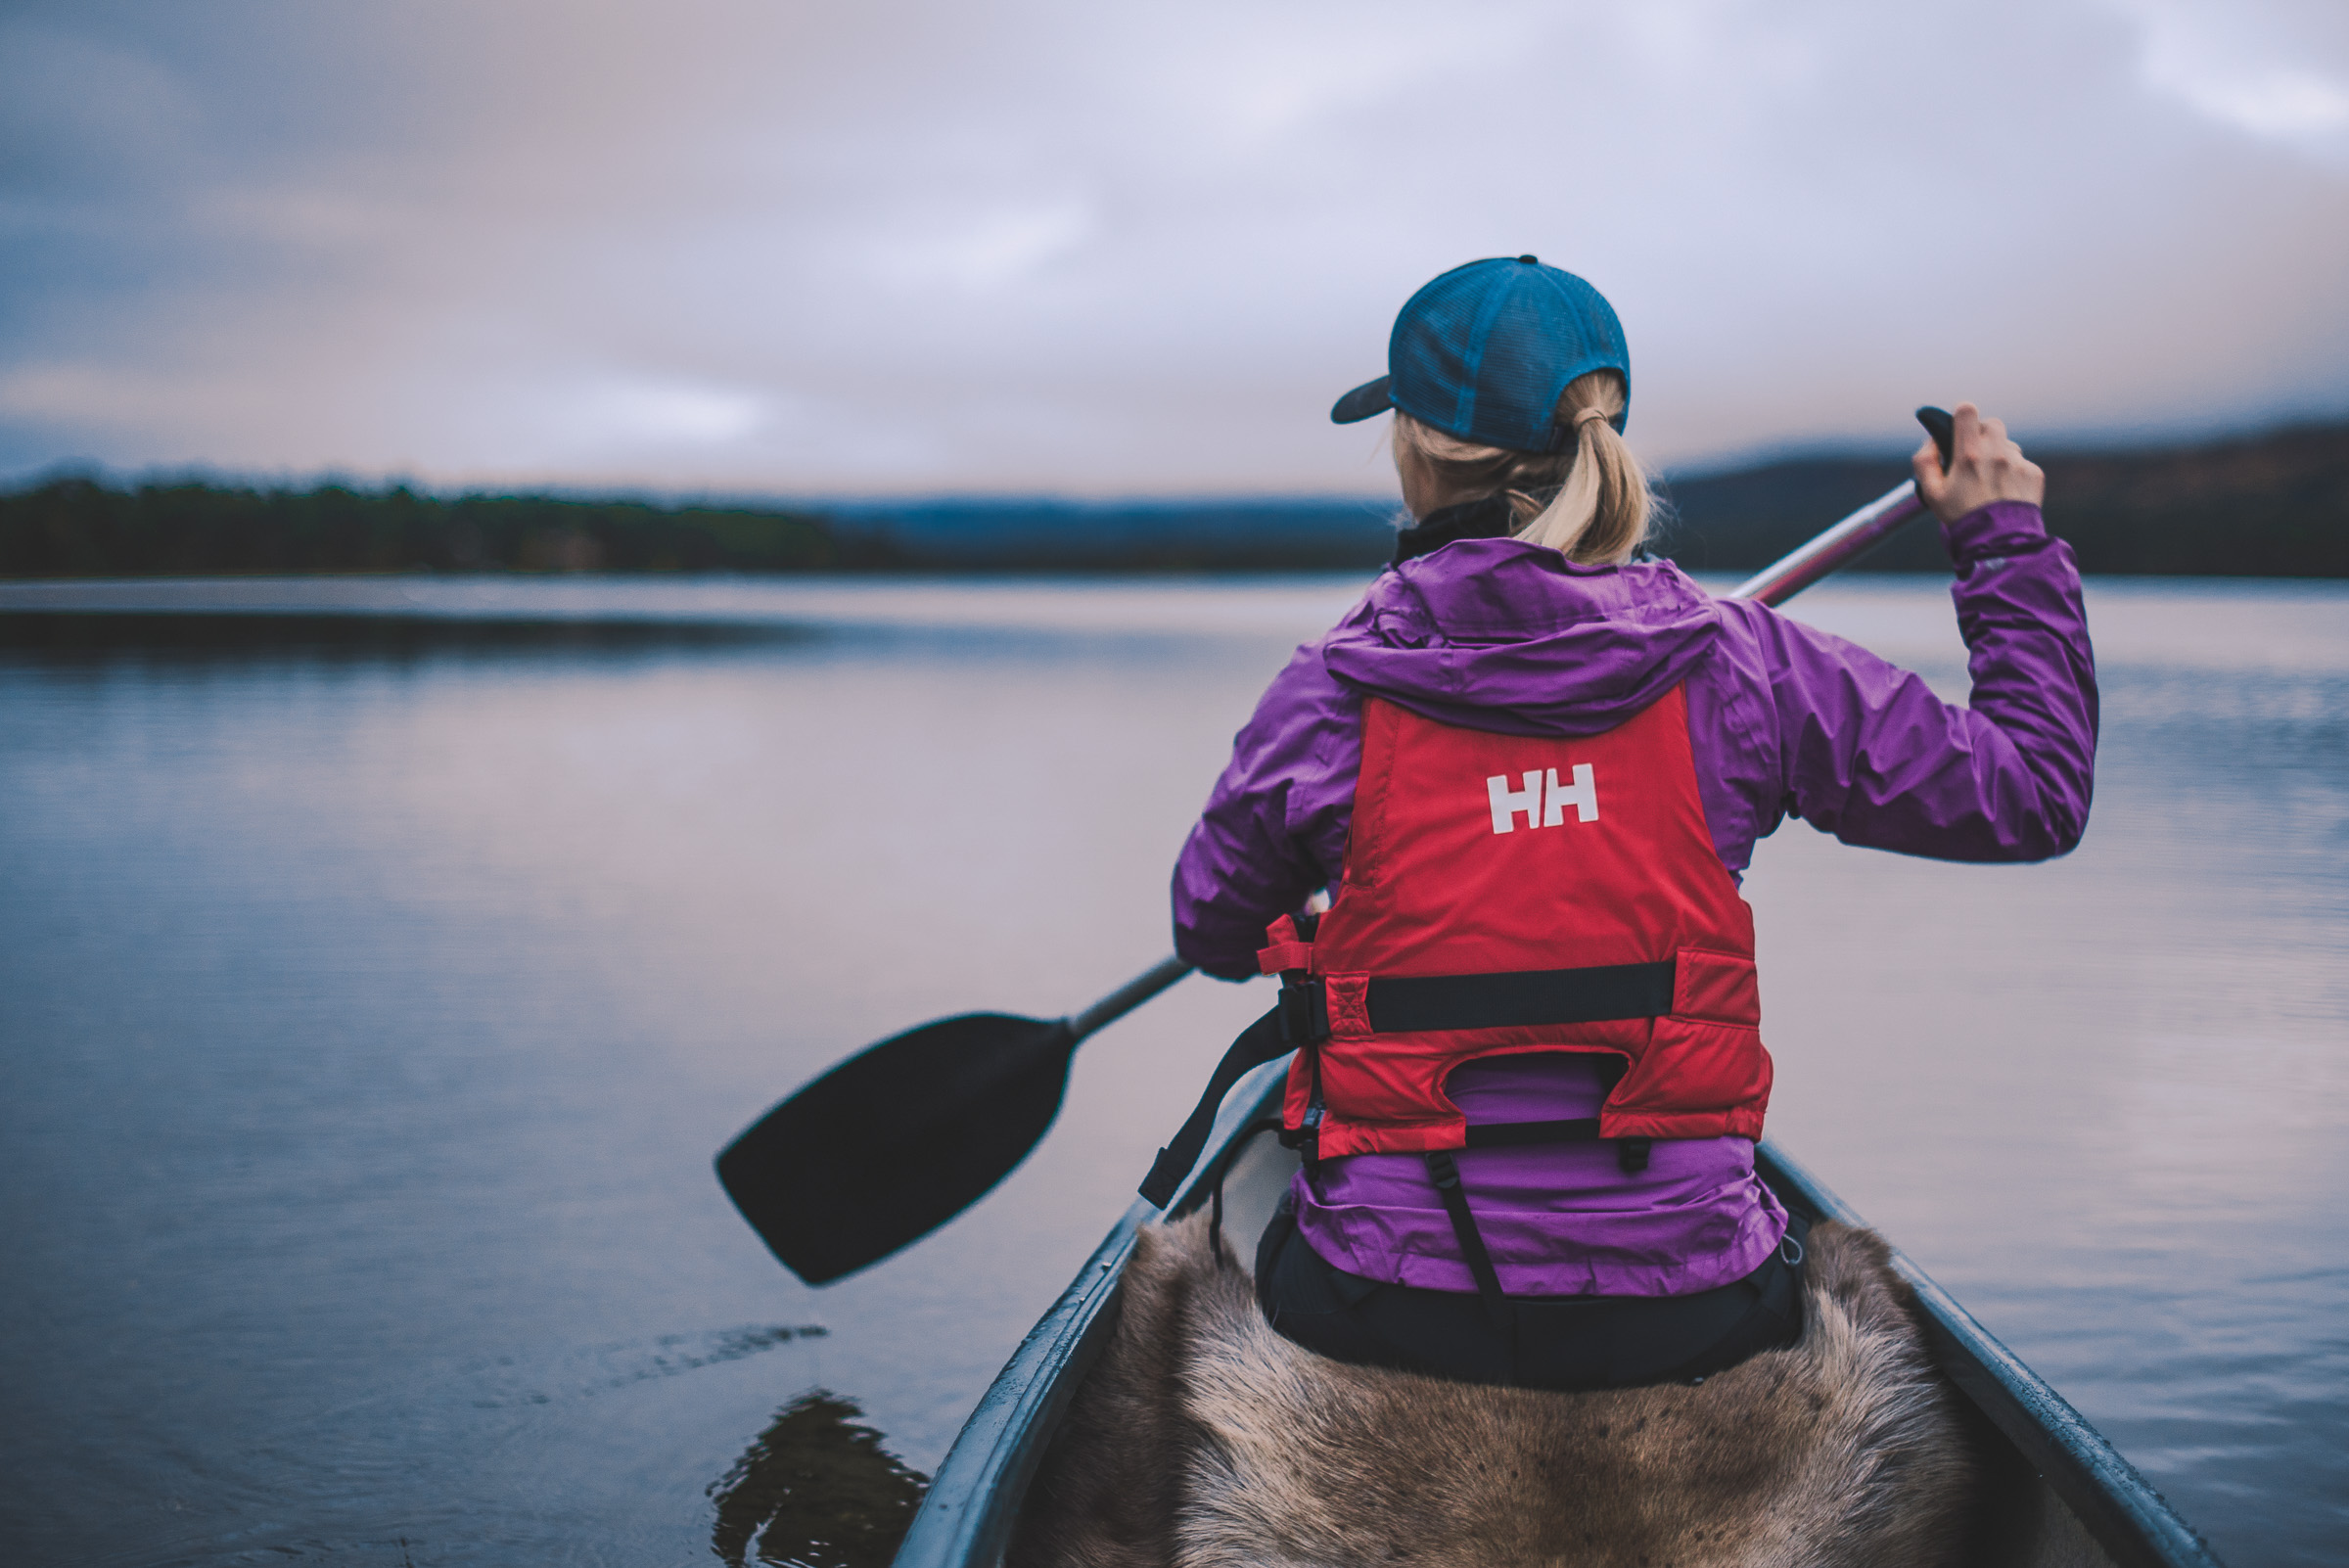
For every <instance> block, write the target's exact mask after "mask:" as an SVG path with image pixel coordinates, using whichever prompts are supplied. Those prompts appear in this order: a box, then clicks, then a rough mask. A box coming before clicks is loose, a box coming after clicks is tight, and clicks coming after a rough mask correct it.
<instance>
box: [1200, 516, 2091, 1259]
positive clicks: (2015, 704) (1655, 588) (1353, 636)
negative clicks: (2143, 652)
mask: <svg viewBox="0 0 2349 1568" xmlns="http://www.w3.org/2000/svg"><path fill="white" fill-rule="evenodd" d="M1944 537H1945V540H1946V542H1947V543H1948V545H1949V548H1950V554H1951V557H1952V559H1953V560H1954V561H1955V563H1956V565H1957V581H1956V583H1955V584H1954V585H1953V587H1952V590H1951V592H1952V596H1953V597H1954V598H1955V599H1956V601H1957V624H1958V629H1959V631H1960V632H1961V633H1962V634H1963V636H1964V638H1965V643H1966V647H1967V649H1968V650H1969V653H1970V656H1971V657H1970V660H1969V669H1970V672H1971V675H1972V680H1973V691H1972V697H1971V703H1970V706H1968V707H1964V708H1960V707H1956V706H1954V705H1952V704H1949V703H1945V702H1943V701H1942V700H1941V699H1940V698H1939V697H1936V696H1935V695H1934V694H1933V692H1932V691H1931V689H1930V688H1928V687H1927V686H1926V684H1925V682H1924V680H1923V679H1922V678H1921V677H1919V676H1917V675H1914V674H1911V673H1910V672H1909V671H1907V670H1903V669H1898V668H1896V667H1895V666H1893V665H1890V664H1888V663H1886V662H1885V661H1884V660H1882V659H1879V658H1877V657H1876V656H1875V655H1874V654H1871V653H1869V652H1868V651H1867V650H1866V649H1865V648H1862V647H1860V646H1858V645H1857V644H1855V643H1851V642H1847V641H1845V640H1844V639H1842V638H1840V637H1836V636H1832V635H1830V634H1828V633H1826V632H1823V631H1818V630H1815V629H1813V628H1811V627H1809V626H1806V625H1804V624H1802V623H1799V622H1795V621H1792V620H1789V619H1787V618H1786V617H1784V616H1782V615H1779V614H1778V613H1777V612H1775V611H1773V610H1770V609H1767V608H1765V607H1763V606H1761V605H1759V604H1754V603H1750V602H1744V601H1736V600H1725V599H1716V598H1714V597H1712V596H1711V595H1710V594H1708V593H1706V592H1705V591H1704V589H1702V588H1700V587H1698V586H1697V585H1696V583H1694V582H1693V581H1691V580H1690V579H1689V578H1688V577H1687V576H1684V575H1682V574H1681V571H1680V570H1679V569H1678V568H1676V567H1674V566H1672V565H1671V564H1669V563H1666V562H1639V563H1635V564H1632V565H1628V566H1623V567H1582V566H1576V565H1574V564H1572V563H1570V562H1568V561H1567V560H1566V559H1565V558H1564V557H1563V556H1561V555H1560V554H1558V553H1557V552H1556V551H1554V550H1550V549H1547V548H1545V547H1543V546H1539V545H1532V544H1527V543H1524V542H1522V541H1519V540H1516V539H1513V538H1507V537H1483V538H1458V539H1455V540H1453V542H1451V543H1449V544H1446V545H1444V546H1443V547H1441V548H1439V549H1436V550H1435V551H1433V553H1430V554H1426V555H1421V556H1418V557H1415V558H1412V559H1409V560H1405V561H1403V562H1402V563H1401V564H1400V565H1398V566H1396V567H1394V568H1392V569H1390V570H1388V571H1386V572H1384V573H1382V574H1380V576H1378V578H1377V579H1376V580H1375V581H1373V582H1372V583H1371V585H1370V589H1369V591H1368V592H1367V593H1366V594H1364V595H1363V597H1362V599H1361V601H1360V603H1359V604H1357V605H1356V606H1355V608H1354V609H1353V610H1352V611H1351V612H1349V613H1348V615H1347V616H1346V618H1345V619H1344V620H1343V621H1341V622H1340V623H1338V624H1337V626H1336V627H1334V628H1333V629H1332V630H1331V631H1330V632H1329V633H1328V634H1326V635H1325V636H1323V637H1321V638H1320V639H1319V640H1317V641H1314V642H1311V643H1308V644H1306V645H1305V646H1303V647H1301V648H1299V649H1298V650H1297V653H1296V655H1295V657H1293V658H1292V659H1291V660H1290V661H1289V663H1288V666H1287V667H1286V668H1285V669H1282V670H1281V672H1280V673H1279V675H1277V676H1276V677H1274V679H1273V681H1272V684H1271V686H1270V687H1269V688H1268V689H1267V691H1266V693H1265V695H1264V697H1263V699H1262V700H1261V701H1259V703H1258V704H1257V708H1256V713H1255V715H1253V716H1252V717H1251V718H1250V719H1249V721H1248V723H1247V725H1246V727H1245V728H1243V729H1242V730H1241V731H1240V733H1239V735H1238V737H1237V739H1236V740H1235V742H1234V744H1233V748H1232V759H1231V762H1230V764H1229V765H1228V766H1227V767H1226V768H1225V769H1224V771H1223V775H1222V777H1221V779H1219V780H1218V781H1217V783H1216V787H1215V790H1214V792H1213V793H1212V794H1211V795H1210V796H1209V798H1208V803H1207V808H1206V810H1205V812H1204V813H1202V815H1201V817H1200V820H1199V824H1198V826H1197V827H1196V828H1194V829H1193V830H1192V832H1191V836H1190V838H1189V840H1188V842H1186V843H1185V844H1184V846H1183V850H1182V854H1181V856H1180V858H1179V859H1178V860H1177V861H1176V864H1175V868H1174V946H1175V951H1176V952H1177V953H1179V954H1180V955H1181V956H1182V957H1183V958H1184V959H1185V960H1186V961H1187V962H1190V963H1193V964H1196V965H1197V966H1198V967H1200V968H1201V969H1204V970H1206V971H1207V972H1208V973H1210V974H1213V975H1218V976H1221V977H1222V978H1225V979H1231V980H1238V979H1245V978H1247V977H1249V976H1252V975H1254V974H1255V973H1256V958H1255V953H1256V948H1257V947H1258V946H1259V945H1261V944H1262V941H1263V936H1264V928H1265V926H1266V925H1267V923H1268V922H1269V921H1271V920H1272V919H1274V918H1276V917H1277V916H1279V915H1280V914H1282V913H1285V912H1287V911H1289V910H1291V909H1294V908H1296V907H1298V906H1299V905H1300V904H1301V903H1302V902H1303V901H1304V899H1306V898H1307V897H1308V896H1309V895H1311V894H1312V893H1313V892H1314V891H1315V890H1316V889H1319V888H1321V887H1323V886H1325V885H1334V884H1335V883H1336V882H1337V880H1338V878H1339V875H1340V873H1341V870H1342V868H1343V866H1344V863H1345V849H1346V833H1347V828H1348V825H1349V823H1350V820H1351V817H1352V811H1353V805H1354V784H1355V775H1356V773H1357V771H1358V770H1359V765H1360V758H1361V701H1362V697H1363V695H1364V694H1365V693H1368V694H1373V695H1376V696H1379V697H1383V698H1385V699H1387V700H1388V701H1390V702H1393V703H1396V704H1398V705H1399V706H1401V707H1404V708H1406V709H1409V710H1410V711H1411V712H1413V713H1416V714H1420V715H1425V716H1427V717H1429V718H1433V719H1437V720H1439V721H1441V722H1444V723H1449V724H1458V725H1463V726H1465V727H1468V728H1472V729H1483V730H1492V731H1499V732H1503V733H1508V734H1519V735H1589V734H1594V733H1596V732H1598V731H1600V730H1604V729H1609V728H1612V727H1613V726H1614V725H1616V724H1619V723H1621V722H1622V721H1623V720H1624V719H1626V718H1628V717H1629V716H1631V715H1633V714H1635V713H1637V712H1638V711H1639V710H1640V709H1642V708H1644V707H1646V706H1647V705H1648V704H1649V703H1652V702H1654V701H1655V700H1656V699H1657V698H1658V697H1660V696H1662V695H1663V694H1664V693H1665V692H1666V691H1668V690H1670V689H1671V688H1672V687H1673V686H1674V685H1675V684H1679V683H1682V682H1684V683H1685V684H1686V687H1687V694H1688V727H1689V732H1690V734H1689V739H1690V742H1691V749H1692V751H1693V754H1694V761H1695V765H1696V773H1697V788H1698V792H1699V795H1700V798H1701V799H1702V801H1703V803H1704V808H1705V816H1706V820H1707V824H1708V826H1709V827H1710V829H1711V831H1712V836H1713V845H1714V848H1715V849H1716V850H1717V851H1718V852H1719V853H1720V855H1721V859H1722V864H1723V865H1725V866H1727V868H1728V870H1729V872H1730V874H1731V875H1732V876H1735V875H1738V874H1740V873H1742V872H1743V871H1744V869H1745V867H1746V866H1747V865H1748V864H1749V863H1750V862H1751V860H1752V858H1753V850H1754V843H1755V841H1756V840H1757V839H1760V838H1762V837H1763V836H1765V835H1766V834H1768V833H1770V832H1772V831H1773V829H1775V828H1776V826H1777V824H1778V822H1779V820H1780V819H1781V818H1783V817H1785V816H1788V815H1794V816H1799V817H1801V818H1803V819H1804V820H1805V821H1808V822H1810V823H1812V824H1813V825H1814V826H1816V827H1819V828H1820V829H1823V830H1824V831H1826V832H1829V833H1832V834H1834V835H1835V836H1836V837H1837V838H1839V839H1841V840H1843V841H1844V842H1845V843H1847V844H1855V845H1863V846H1866V847H1869V848H1873V849H1882V850H1893V851H1898V852H1900V853H1907V854H1919V855H1929V856H1933V857H1936V858H1940V859H1949V860H2040V859H2046V858H2048V857H2050V856H2051V855H2058V854H2062V853H2065V852H2067V851H2069V850H2070V849H2071V848H2072V847H2073V846H2074V845H2076V844H2077V843H2079V841H2080V835H2081V833H2082V831H2083V830H2084V829H2085V828H2086V826H2087V823H2088V809H2089V798H2090V793H2091V787H2092V783H2093V779H2094V774H2095V761H2096V669H2095V663H2094V657H2093V655H2092V653H2091V650H2090V647H2089V639H2088V624H2087V618H2086V615H2085V612H2084V610H2083V607H2082V603H2081V593H2080V575H2079V571H2078V569H2077V567H2076V566H2075V565H2074V562H2073V558H2072V552H2071V548H2070V546H2068V545H2066V544H2065V543H2063V542H2062V541H2061V540H2059V539H2055V538H2053V537H2051V536H2050V534H2049V533H2048V531H2047V528H2046V525H2045V524H2044V523H2043V521H2042V520H2041V517H2040V512H2039V508H2037V507H2036V506H2031V505H2027V504H2022V503H2015V502H2001V503H1998V504H1995V505H1992V506H1988V507H1984V508H1983V509H1981V510H1980V511H1977V512H1974V513H1972V514H1970V515H1968V516H1966V517H1964V518H1961V519H1959V520H1958V521H1957V523H1955V524H1952V525H1950V526H1949V527H1947V528H1946V529H1945V530H1944ZM1451 1094H1452V1097H1453V1099H1454V1101H1455V1102H1456V1103H1458V1104H1459V1105H1460V1107H1461V1109H1462V1110H1463V1111H1464V1112H1465V1113H1466V1114H1467V1115H1468V1117H1469V1120H1471V1121H1472V1122H1484V1121H1508V1120H1519V1119H1525V1120H1542V1119H1547V1118H1552V1117H1578V1116H1589V1115H1594V1114H1595V1113H1596V1107H1597V1102H1598V1099H1599V1097H1600V1090H1599V1086H1598V1083H1597V1077H1596V1073H1595V1071H1594V1070H1593V1069H1592V1068H1591V1067H1590V1066H1589V1064H1588V1063H1581V1062H1577V1061H1575V1060H1574V1059H1573V1058H1571V1057H1567V1056H1562V1055H1561V1056H1533V1057H1525V1056H1520V1057H1513V1058H1508V1059H1505V1060H1497V1061H1493V1062H1472V1063H1469V1064H1467V1065H1466V1066H1464V1067H1462V1068H1460V1069H1459V1070H1458V1071H1456V1072H1455V1073H1454V1074H1453V1075H1452V1079H1451ZM1458 1158H1459V1161H1460V1169H1461V1174H1462V1178H1463V1185H1464V1187H1465V1188H1466V1190H1467V1192H1468V1194H1469V1197H1470V1201H1471V1203H1472V1204H1473V1205H1474V1206H1475V1208H1476V1210H1477V1214H1478V1220H1479V1225H1480V1228H1481V1229H1482V1230H1483V1232H1484V1235H1485V1239H1486V1244H1487V1246H1488V1247H1489V1248H1490V1249H1491V1250H1492V1252H1493V1254H1494V1260H1495V1264H1496V1267H1497V1270H1498V1272H1499V1274H1500V1277H1501V1283H1502V1286H1503V1288H1504V1289H1506V1290H1508V1291H1509V1292H1510V1293H1512V1294H1532V1295H1572V1294H1586V1293H1597V1294H1606V1295H1679V1294H1684V1293H1687V1292H1690V1291H1696V1290H1704V1289H1709V1288H1712V1287H1714V1286H1717V1285H1721V1284H1726V1283H1727V1282H1729V1281H1730V1280H1733V1279H1735V1278H1738V1277H1740V1276H1742V1275H1743V1274H1744V1273H1746V1272H1749V1271H1750V1270H1751V1269H1752V1268H1755V1267H1758V1266H1759V1265H1760V1264H1761V1263H1762V1261H1763V1260H1764V1259H1765V1258H1766V1257H1767V1256H1768V1254H1769V1251H1770V1249H1771V1248H1772V1247H1773V1246H1775V1245H1776V1243H1777V1240H1778V1236H1779V1234H1780V1232H1781V1231H1782V1230H1783V1229H1784V1224H1785V1221H1784V1217H1783V1215H1782V1214H1780V1213H1779V1211H1778V1209H1777V1206H1776V1204H1775V1203H1774V1202H1773V1200H1772V1199H1771V1198H1770V1196H1769V1193H1768V1191H1767V1189H1765V1188H1764V1187H1763V1186H1762V1185H1761V1183H1760V1182H1759V1181H1758V1179H1756V1177H1755V1176H1754V1173H1753V1147H1752V1145H1751V1144H1750V1143H1747V1142H1746V1141H1745V1140H1743V1139H1738V1138H1721V1139H1693V1140H1683V1141H1680V1142H1674V1143H1658V1144H1657V1145H1656V1147H1655V1151H1654V1155H1653V1158H1652V1162H1651V1164H1650V1166H1649V1169H1648V1171H1647V1172H1646V1173H1644V1174H1642V1175H1639V1176H1624V1175H1623V1174H1622V1173H1620V1172H1619V1171H1617V1170H1616V1169H1615V1159H1614V1156H1613V1154H1612V1152H1611V1151H1609V1150H1607V1149H1605V1148H1604V1147H1603V1146H1600V1145H1574V1144H1552V1145H1538V1146H1532V1147H1517V1148H1496V1149H1475V1150H1463V1151H1461V1152H1460V1154H1459V1156H1458ZM1297 1192H1298V1198H1299V1204H1300V1216H1299V1228H1300V1231H1301V1233H1302V1234H1304V1235H1305V1236H1306V1238H1307V1239H1308V1240H1309V1241H1310V1242H1311V1243H1312V1244H1313V1247H1314V1248H1315V1250H1316V1251H1318V1252H1320V1253H1321V1254H1322V1256H1323V1257H1325V1258H1327V1259H1328V1260H1329V1261H1330V1262H1331V1263H1333V1264H1335V1265H1336V1266H1337V1267H1339V1268H1344V1269H1347V1270H1349V1271H1350V1272H1354V1273H1359V1274H1363V1275H1366V1276H1368V1277H1372V1278H1376V1279H1382V1280H1388V1281H1393V1282H1397V1283H1403V1284H1409V1285H1419V1286H1426V1287H1430V1288H1435V1289H1443V1290H1473V1289H1474V1288H1475V1284H1474V1281H1473V1279H1472V1278H1471V1277H1470V1276H1469V1273H1468V1270H1467V1267H1466V1265H1465V1264H1464V1263H1462V1262H1461V1261H1460V1259H1459V1257H1458V1250H1457V1246H1456V1244H1455V1243H1454V1242H1453V1240H1452V1236H1451V1223H1450V1221H1449V1219H1448V1218H1447V1216H1446V1215H1445V1213H1444V1210H1443V1208H1442V1206H1441V1204H1440V1202H1439V1201H1438V1199H1437V1197H1436V1194H1435V1191H1434V1189H1433V1187H1432V1186H1430V1185H1429V1184H1428V1180H1427V1176H1426V1172H1425V1169H1424V1167H1423V1165H1422V1164H1421V1162H1420V1161H1419V1160H1417V1159H1416V1158H1414V1157H1411V1156H1407V1155H1401V1156H1399V1155H1359V1156H1356V1157H1354V1158H1352V1159H1347V1160H1336V1161H1329V1162H1325V1163H1324V1164H1323V1166H1322V1167H1321V1169H1320V1172H1319V1174H1318V1176H1316V1177H1313V1178H1312V1179H1309V1178H1308V1177H1307V1176H1304V1175H1302V1174H1301V1175H1300V1176H1299V1177H1298V1184H1297Z"/></svg>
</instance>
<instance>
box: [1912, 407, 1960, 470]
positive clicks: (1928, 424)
mask: <svg viewBox="0 0 2349 1568" xmlns="http://www.w3.org/2000/svg"><path fill="white" fill-rule="evenodd" d="M1916 422H1917V423H1918V424H1920V425H1922V426H1924V427H1925V434H1926V435H1928V436H1930V437H1932V438H1933V449H1934V450H1935V451H1937V452H1939V453H1940V454H1941V471H1942V472H1943V473H1944V474H1947V473H1948V472H1949V471H1950V462H1951V459H1952V458H1953V457H1955V456H1956V455H1957V418H1956V417H1955V416H1954V415H1952V414H1951V413H1950V411H1949V410H1948V409H1946V408H1936V407H1934V406H1933V405H1932V404H1931V403H1927V404H1926V405H1925V406H1924V407H1922V408H1920V409H1918V410H1917V411H1916Z"/></svg>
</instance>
